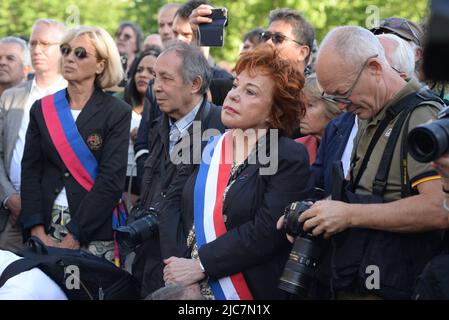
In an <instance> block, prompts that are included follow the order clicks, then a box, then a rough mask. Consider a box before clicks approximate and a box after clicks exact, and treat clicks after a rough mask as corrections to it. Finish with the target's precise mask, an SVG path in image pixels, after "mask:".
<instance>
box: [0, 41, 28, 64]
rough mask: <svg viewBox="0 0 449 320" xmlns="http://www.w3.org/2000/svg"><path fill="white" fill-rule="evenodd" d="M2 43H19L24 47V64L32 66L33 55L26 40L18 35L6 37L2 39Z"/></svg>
mask: <svg viewBox="0 0 449 320" xmlns="http://www.w3.org/2000/svg"><path fill="white" fill-rule="evenodd" d="M0 43H3V44H8V43H15V44H17V45H19V46H20V47H21V48H22V64H23V65H24V66H31V56H30V49H29V48H28V44H27V43H26V41H25V40H23V39H20V38H18V37H13V36H9V37H5V38H1V39H0Z"/></svg>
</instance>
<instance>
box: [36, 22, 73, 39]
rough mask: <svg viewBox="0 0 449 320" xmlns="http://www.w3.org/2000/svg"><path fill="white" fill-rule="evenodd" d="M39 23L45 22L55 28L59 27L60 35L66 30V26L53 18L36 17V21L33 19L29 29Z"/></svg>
mask: <svg viewBox="0 0 449 320" xmlns="http://www.w3.org/2000/svg"><path fill="white" fill-rule="evenodd" d="M40 24H45V25H47V26H51V27H54V28H56V29H59V31H61V34H62V35H61V37H62V36H63V35H64V34H65V33H66V32H67V28H66V26H65V25H64V24H63V23H62V22H60V21H57V20H54V19H37V20H36V21H34V23H33V26H32V28H31V30H33V29H34V28H36V27H37V26H38V25H40Z"/></svg>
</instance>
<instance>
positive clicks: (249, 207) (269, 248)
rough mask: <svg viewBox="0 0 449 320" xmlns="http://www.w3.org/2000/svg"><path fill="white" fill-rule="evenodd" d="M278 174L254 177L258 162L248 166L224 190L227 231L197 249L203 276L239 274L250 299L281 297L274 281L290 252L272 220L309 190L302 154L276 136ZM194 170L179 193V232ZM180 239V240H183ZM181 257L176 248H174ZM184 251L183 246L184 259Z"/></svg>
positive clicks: (189, 205)
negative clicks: (226, 191)
mask: <svg viewBox="0 0 449 320" xmlns="http://www.w3.org/2000/svg"><path fill="white" fill-rule="evenodd" d="M278 142H279V143H278V146H279V148H278V171H277V173H276V174H274V175H260V174H259V168H260V164H249V165H248V166H247V167H246V168H245V169H244V170H243V171H242V172H241V173H240V175H239V176H238V177H237V180H236V181H235V183H234V184H233V185H232V187H231V188H230V189H229V192H228V194H227V196H226V199H225V202H224V204H223V215H224V220H225V225H226V228H227V230H228V231H227V233H226V234H224V235H223V236H221V237H219V238H217V239H216V240H215V241H212V242H210V243H208V244H206V245H203V246H202V247H201V248H200V249H199V257H200V260H201V262H202V264H203V266H204V268H205V270H206V273H207V275H208V276H209V277H211V278H214V279H218V278H221V277H224V276H229V275H232V274H234V273H236V272H243V275H244V277H245V280H246V282H247V284H248V287H249V289H250V291H251V293H252V295H253V297H254V298H255V299H285V298H287V296H288V295H287V294H286V293H285V292H283V291H281V290H280V289H278V288H277V287H278V284H279V278H280V276H281V274H282V271H283V269H284V266H285V263H286V261H287V257H288V254H289V253H290V250H291V244H290V243H289V242H288V240H287V238H286V236H285V231H284V230H277V229H276V222H277V220H278V219H279V217H280V216H281V215H282V214H283V212H284V209H285V207H286V206H287V205H289V204H290V203H292V202H294V201H298V200H303V199H306V198H308V197H310V196H311V194H312V192H313V179H312V176H311V173H310V168H309V158H308V155H307V151H306V149H305V148H304V146H302V145H301V144H297V143H295V142H294V141H293V140H291V139H289V138H286V137H281V138H280V139H279V141H278ZM198 168H199V166H196V169H195V172H194V173H193V174H192V175H191V176H190V177H189V178H188V181H187V183H186V184H185V186H184V188H183V194H182V206H181V208H182V210H183V212H182V220H183V229H184V233H185V234H187V232H188V231H189V230H190V228H191V227H192V224H193V194H194V187H195V181H196V175H197V173H198ZM184 241H185V240H184ZM179 248H180V252H179V254H180V255H182V254H183V252H182V246H180V247H179ZM186 249H187V247H185V248H184V256H185V257H189V254H190V252H188V254H187V255H186V254H185V253H186V252H187V250H186Z"/></svg>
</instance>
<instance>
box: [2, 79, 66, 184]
mask: <svg viewBox="0 0 449 320" xmlns="http://www.w3.org/2000/svg"><path fill="white" fill-rule="evenodd" d="M66 87H67V81H66V80H65V79H64V78H63V77H62V76H59V77H58V79H57V80H56V81H55V82H53V83H52V84H51V85H50V86H49V87H47V88H45V89H41V88H39V87H38V86H37V84H36V79H33V83H32V85H31V91H30V95H29V96H28V100H27V102H26V104H25V108H24V110H23V118H22V124H21V126H20V130H19V136H18V138H17V142H16V145H15V147H14V151H13V154H12V159H11V167H10V171H9V172H10V176H9V178H10V180H11V183H12V185H13V187H14V189H16V191H17V192H20V174H21V172H22V168H21V163H22V157H23V150H24V149H25V136H26V132H27V129H28V124H29V122H30V109H31V107H32V106H33V103H34V102H35V101H36V100H39V99H42V98H43V97H45V96H48V95H50V94H53V93H55V92H57V91H59V90H62V89H64V88H66Z"/></svg>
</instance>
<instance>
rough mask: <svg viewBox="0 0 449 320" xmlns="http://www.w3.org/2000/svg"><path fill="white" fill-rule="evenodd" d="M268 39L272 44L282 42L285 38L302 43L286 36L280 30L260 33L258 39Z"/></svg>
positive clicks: (264, 40) (301, 44)
mask: <svg viewBox="0 0 449 320" xmlns="http://www.w3.org/2000/svg"><path fill="white" fill-rule="evenodd" d="M270 39H271V41H272V42H273V44H274V45H278V44H282V42H284V41H285V40H290V41H293V42H295V43H297V44H299V45H300V46H303V45H304V44H303V43H301V42H299V41H296V40H294V39H292V38H289V37H287V36H286V35H285V34H283V33H281V32H270V31H264V32H262V33H261V34H260V41H262V42H267V41H268V40H270Z"/></svg>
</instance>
